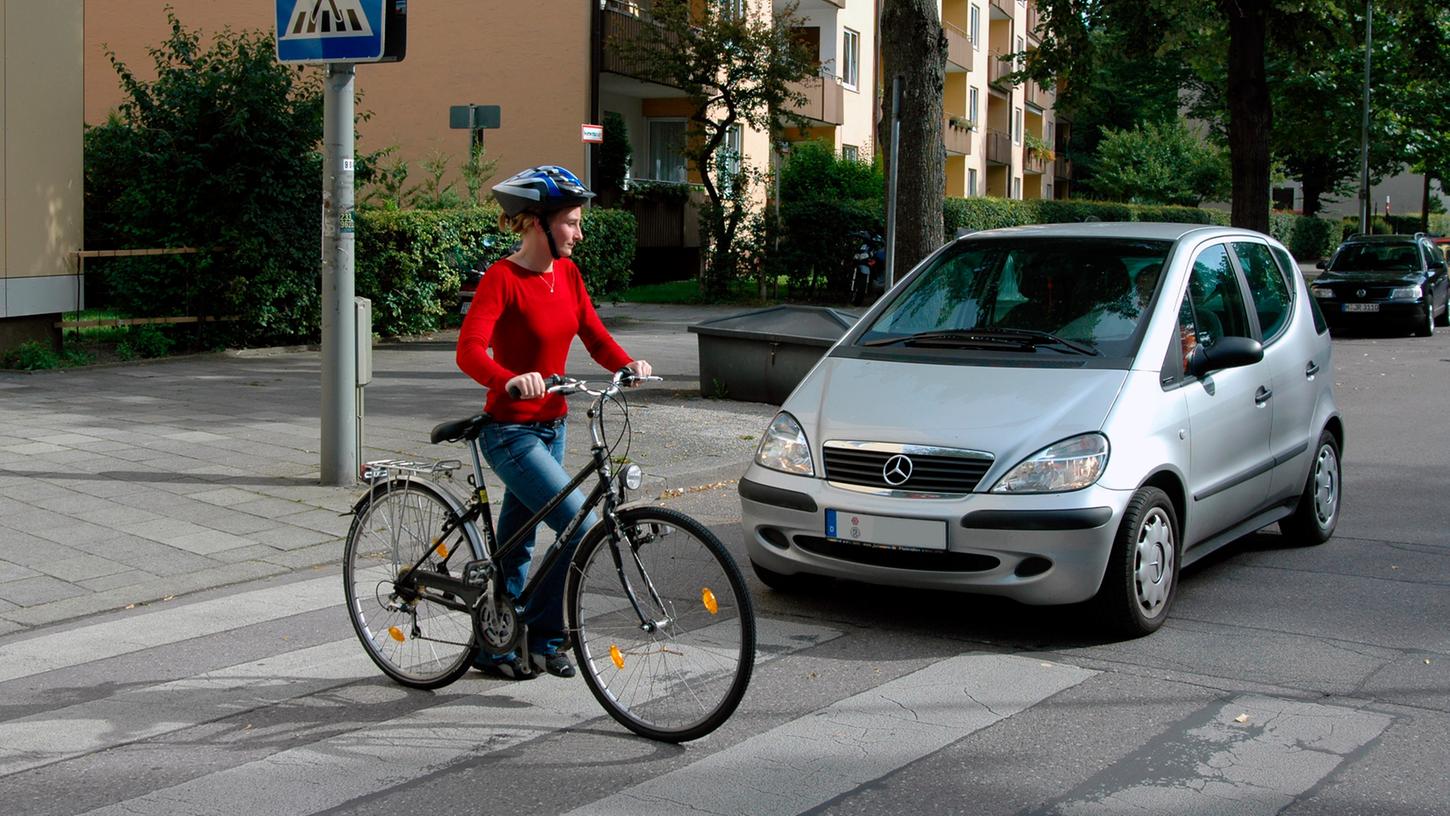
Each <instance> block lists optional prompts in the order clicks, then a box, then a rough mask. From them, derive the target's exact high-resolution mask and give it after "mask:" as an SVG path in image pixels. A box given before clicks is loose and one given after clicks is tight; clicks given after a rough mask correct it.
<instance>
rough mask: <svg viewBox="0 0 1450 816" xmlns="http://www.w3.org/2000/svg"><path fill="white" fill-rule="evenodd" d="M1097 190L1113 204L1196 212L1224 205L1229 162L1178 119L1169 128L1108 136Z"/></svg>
mask: <svg viewBox="0 0 1450 816" xmlns="http://www.w3.org/2000/svg"><path fill="white" fill-rule="evenodd" d="M1091 187H1092V190H1093V191H1094V192H1095V193H1097V194H1098V195H1100V196H1101V197H1103V198H1107V199H1109V200H1112V201H1127V202H1131V203H1133V204H1177V205H1180V206H1189V207H1196V206H1198V205H1199V204H1201V203H1202V202H1203V201H1205V200H1222V199H1223V197H1224V196H1225V194H1227V192H1228V189H1229V170H1228V161H1227V159H1226V158H1225V156H1224V154H1223V151H1222V150H1220V149H1219V148H1217V147H1215V146H1213V145H1211V144H1208V143H1207V142H1205V141H1204V140H1203V139H1202V138H1200V137H1198V136H1196V135H1194V133H1193V132H1192V131H1190V130H1189V128H1188V124H1187V123H1186V122H1184V121H1183V120H1182V119H1179V118H1175V119H1174V120H1172V121H1171V122H1168V123H1166V124H1161V125H1160V124H1155V123H1153V122H1149V123H1147V124H1144V125H1141V126H1138V127H1134V128H1132V129H1125V130H1115V129H1112V128H1108V129H1105V130H1104V131H1103V139H1102V141H1101V142H1100V143H1099V144H1098V150H1097V164H1096V171H1095V173H1094V175H1093V178H1092V184H1091Z"/></svg>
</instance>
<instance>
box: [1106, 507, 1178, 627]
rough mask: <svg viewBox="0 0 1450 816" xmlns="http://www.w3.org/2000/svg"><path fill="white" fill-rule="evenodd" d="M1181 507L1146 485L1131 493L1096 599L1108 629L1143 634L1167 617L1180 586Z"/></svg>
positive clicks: (1157, 625) (1160, 624)
mask: <svg viewBox="0 0 1450 816" xmlns="http://www.w3.org/2000/svg"><path fill="white" fill-rule="evenodd" d="M1178 555H1179V553H1178V512H1177V510H1176V509H1175V508H1174V507H1173V502H1172V501H1171V500H1170V499H1169V498H1168V494H1167V493H1164V492H1163V491H1162V490H1160V489H1159V488H1156V487H1142V488H1139V489H1138V491H1137V492H1136V493H1134V494H1133V498H1132V499H1131V500H1130V501H1129V502H1128V508H1127V510H1125V511H1124V513H1123V520H1122V522H1121V523H1120V524H1119V525H1118V533H1117V535H1116V536H1115V537H1114V539H1113V551H1112V554H1111V555H1109V557H1108V567H1107V570H1106V571H1105V572H1104V573H1103V583H1102V586H1101V587H1100V588H1099V589H1098V595H1097V598H1096V599H1095V603H1096V604H1097V606H1098V608H1099V610H1100V611H1101V614H1102V618H1103V624H1104V625H1105V626H1106V628H1107V629H1108V630H1109V632H1110V633H1112V634H1115V635H1121V636H1125V637H1141V636H1143V635H1146V634H1149V633H1151V632H1153V631H1156V630H1157V629H1158V627H1160V626H1162V625H1163V621H1164V620H1166V619H1167V617H1168V610H1169V609H1170V608H1172V606H1173V598H1174V596H1175V595H1176V594H1177V589H1178V566H1179V563H1178V561H1179V559H1178Z"/></svg>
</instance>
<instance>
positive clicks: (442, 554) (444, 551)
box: [433, 540, 448, 558]
mask: <svg viewBox="0 0 1450 816" xmlns="http://www.w3.org/2000/svg"><path fill="white" fill-rule="evenodd" d="M433 552H435V553H438V557H439V558H447V557H448V547H447V546H445V545H444V544H443V542H442V541H441V540H440V541H439V542H438V546H437V547H434V548H433Z"/></svg>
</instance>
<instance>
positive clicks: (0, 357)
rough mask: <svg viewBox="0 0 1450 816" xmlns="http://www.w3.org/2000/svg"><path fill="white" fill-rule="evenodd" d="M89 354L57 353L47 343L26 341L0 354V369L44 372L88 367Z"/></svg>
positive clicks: (77, 350)
mask: <svg viewBox="0 0 1450 816" xmlns="http://www.w3.org/2000/svg"><path fill="white" fill-rule="evenodd" d="M91 362H93V358H92V357H91V355H90V354H87V353H86V352H84V351H80V350H79V349H70V348H67V349H65V350H64V351H60V352H57V351H56V350H55V349H54V348H52V347H51V345H50V344H49V343H44V342H41V341H39V340H28V341H26V342H24V343H21V344H20V345H19V346H17V347H15V348H14V349H12V350H11V351H9V352H7V353H5V354H0V368H18V369H21V370H22V371H46V370H49V369H53V368H69V367H71V366H83V365H89V364H90V363H91Z"/></svg>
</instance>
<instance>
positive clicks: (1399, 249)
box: [1329, 243, 1420, 272]
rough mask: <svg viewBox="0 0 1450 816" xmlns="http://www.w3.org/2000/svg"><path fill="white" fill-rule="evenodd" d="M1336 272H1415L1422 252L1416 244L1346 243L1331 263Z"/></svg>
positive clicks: (1331, 268) (1330, 265)
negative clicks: (1416, 248)
mask: <svg viewBox="0 0 1450 816" xmlns="http://www.w3.org/2000/svg"><path fill="white" fill-rule="evenodd" d="M1329 268H1330V270H1332V271H1334V272H1414V271H1416V270H1418V269H1419V268H1420V254H1419V253H1418V252H1416V251H1415V245H1414V244H1389V243H1385V244H1369V243H1365V244H1345V245H1344V246H1342V247H1340V248H1339V251H1338V252H1336V253H1335V254H1334V260H1332V261H1330V263H1329Z"/></svg>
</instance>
